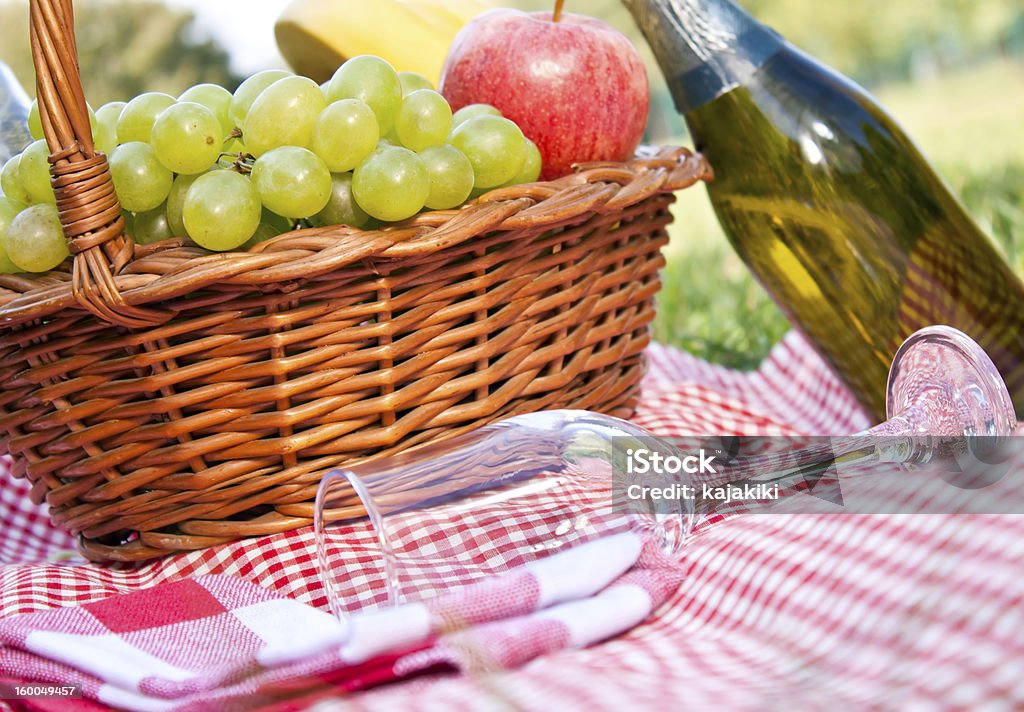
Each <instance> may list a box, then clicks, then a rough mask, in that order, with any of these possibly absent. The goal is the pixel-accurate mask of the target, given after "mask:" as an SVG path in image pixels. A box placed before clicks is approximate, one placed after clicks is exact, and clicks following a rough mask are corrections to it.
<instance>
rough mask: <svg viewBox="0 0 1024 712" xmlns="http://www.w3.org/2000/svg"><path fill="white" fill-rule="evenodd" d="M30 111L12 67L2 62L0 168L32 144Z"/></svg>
mask: <svg viewBox="0 0 1024 712" xmlns="http://www.w3.org/2000/svg"><path fill="white" fill-rule="evenodd" d="M28 109H29V100H28V96H26V95H25V90H24V89H22V88H21V85H20V84H18V80H17V79H16V78H15V76H14V72H12V71H11V69H10V67H8V66H7V65H6V64H4V63H3V62H0V168H2V167H3V164H4V163H6V162H7V159H9V158H10V157H11V156H14V155H16V154H18V153H21V151H22V149H24V148H25V146H27V145H28V144H29V143H31V142H32V136H31V135H29V132H28Z"/></svg>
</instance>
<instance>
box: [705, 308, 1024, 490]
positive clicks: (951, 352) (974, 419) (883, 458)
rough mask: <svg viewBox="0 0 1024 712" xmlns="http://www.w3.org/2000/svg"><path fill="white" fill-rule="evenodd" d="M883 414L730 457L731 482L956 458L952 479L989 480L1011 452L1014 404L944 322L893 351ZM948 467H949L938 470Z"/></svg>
mask: <svg viewBox="0 0 1024 712" xmlns="http://www.w3.org/2000/svg"><path fill="white" fill-rule="evenodd" d="M886 415H887V418H888V419H887V420H886V421H885V422H883V423H880V424H878V425H876V426H874V427H873V428H870V429H868V430H865V431H862V432H860V433H856V434H854V435H850V436H846V437H843V438H838V439H830V440H829V442H828V443H826V444H819V445H816V446H814V447H807V448H803V449H798V450H794V451H791V452H788V453H779V454H771V455H761V456H747V457H738V458H733V459H732V460H730V461H729V463H728V467H727V468H725V469H726V470H727V473H726V474H727V478H728V480H729V481H730V482H737V481H742V482H750V483H763V484H767V483H776V484H780V485H781V486H786V485H787V484H794V483H797V482H799V481H800V480H801V479H803V480H806V479H808V478H813V477H815V476H816V475H820V474H822V473H823V472H824V471H827V470H828V469H830V468H831V467H833V466H834V465H835V464H836V463H843V464H844V465H847V466H849V467H851V468H852V467H853V466H856V465H864V464H871V463H876V462H877V463H896V464H900V465H905V466H912V465H925V464H928V463H930V462H934V461H936V460H940V459H941V460H943V461H946V462H949V461H956V463H958V465H959V468H958V470H957V472H958V473H959V475H960V476H958V477H949V478H948V479H949V481H950V482H951V483H952V484H956V485H959V486H961V487H966V488H970V487H972V486H978V485H982V484H985V483H986V482H988V481H989V479H988V478H986V477H985V475H991V471H990V468H991V466H992V465H999V464H1000V462H999V461H1000V460H1005V459H1006V455H1007V454H1008V453H1007V452H1006V451H1005V449H1004V448H1003V447H1002V445H1003V444H1004V443H1005V442H1006V439H1007V438H1008V437H1009V436H1010V435H1012V434H1013V432H1014V430H1015V429H1016V427H1017V418H1016V414H1015V413H1014V409H1013V402H1012V400H1011V398H1010V394H1009V392H1008V390H1007V388H1006V384H1005V383H1004V381H1003V379H1002V377H1001V376H1000V375H999V371H998V370H997V369H996V367H995V365H994V364H993V363H992V360H991V359H990V358H989V356H988V354H986V353H985V351H984V350H983V349H982V348H981V347H980V346H979V345H978V344H977V343H976V342H975V341H973V340H972V339H971V338H970V337H969V336H967V335H966V334H964V333H963V332H961V331H958V330H957V329H954V328H952V327H948V326H941V325H939V326H930V327H925V328H923V329H920V330H919V331H916V332H915V333H913V334H912V335H911V336H910V337H908V338H907V340H906V341H904V342H903V344H902V345H901V346H900V347H899V349H898V350H897V351H896V355H895V356H894V357H893V361H892V365H891V367H890V369H889V379H888V384H887V387H886ZM939 471H940V472H946V473H949V472H951V471H947V470H941V469H940V470H939Z"/></svg>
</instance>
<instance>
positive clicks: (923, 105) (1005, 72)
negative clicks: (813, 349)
mask: <svg viewBox="0 0 1024 712" xmlns="http://www.w3.org/2000/svg"><path fill="white" fill-rule="evenodd" d="M875 95H876V96H877V97H878V99H879V100H880V101H881V102H882V104H883V106H885V107H886V108H888V109H889V111H890V112H891V113H892V114H893V115H894V116H895V117H896V118H897V120H898V121H899V122H900V123H901V124H902V125H903V127H904V128H905V129H906V130H907V132H908V133H909V134H910V135H911V136H912V137H914V139H915V141H916V142H917V143H918V145H919V146H920V147H921V148H922V149H923V150H924V152H925V154H926V155H927V156H928V157H929V159H930V160H932V162H933V163H934V164H935V166H936V167H937V169H938V171H939V173H940V174H941V175H942V176H943V177H944V178H945V179H946V180H947V182H948V183H949V184H950V186H951V187H952V188H953V190H954V191H955V192H957V193H958V194H959V195H960V196H961V198H962V199H963V201H964V204H965V205H966V206H967V209H968V211H969V212H970V213H971V215H972V216H973V217H974V219H975V220H976V221H977V222H978V223H979V224H980V225H981V226H982V228H983V229H985V230H986V231H987V232H988V233H989V234H991V235H992V236H993V237H994V238H995V239H996V242H997V243H998V244H999V245H1000V247H1001V248H1002V250H1003V252H1004V254H1006V255H1007V258H1008V259H1009V260H1010V262H1011V264H1013V265H1014V267H1016V268H1017V270H1018V272H1020V273H1022V274H1024V140H1022V139H1021V136H1020V134H1021V128H1020V127H1022V126H1024V65H1022V64H1021V63H1019V62H1018V63H1013V62H1011V61H1008V60H1007V61H997V62H992V63H990V64H987V65H984V66H982V67H978V68H974V69H972V70H970V71H965V72H962V73H958V74H954V75H946V76H941V77H937V78H935V79H933V80H930V81H927V82H920V83H916V84H913V85H897V86H888V87H882V88H880V89H877V90H875ZM674 212H675V215H676V220H675V223H674V224H673V226H672V228H671V230H670V233H671V235H672V241H671V243H670V245H669V248H668V253H667V256H668V266H667V267H666V269H665V271H664V273H663V281H664V287H663V289H662V292H661V295H660V298H659V305H658V318H657V320H656V321H655V325H654V334H655V338H657V339H658V340H660V341H663V342H665V343H670V344H674V345H677V346H681V347H683V348H685V349H687V350H688V351H690V352H692V353H694V354H697V355H698V356H701V357H703V358H706V359H708V360H710V361H713V362H715V363H721V364H725V365H728V366H731V367H734V368H743V369H746V368H753V367H755V366H756V365H757V364H758V363H759V362H760V361H761V359H762V358H763V357H764V355H765V354H766V353H767V352H768V350H769V349H770V348H771V346H772V345H773V344H774V343H776V342H777V341H778V339H779V338H780V337H781V336H782V335H783V334H784V333H785V332H786V331H787V330H788V329H789V325H788V323H787V322H786V320H785V318H784V317H783V316H782V314H781V313H780V312H779V310H778V309H777V308H776V307H775V305H774V303H773V302H772V301H771V299H770V298H769V297H768V296H767V295H766V294H765V293H764V291H763V290H762V289H761V288H760V286H758V284H757V283H756V282H755V281H754V280H753V278H752V277H751V276H750V274H749V272H748V271H747V269H746V268H745V267H744V266H743V263H742V262H741V261H740V260H739V258H737V257H736V255H735V253H734V252H733V251H732V248H731V247H730V245H729V243H728V241H727V240H726V238H725V236H724V235H723V234H722V232H721V229H720V228H719V227H718V223H717V221H716V219H715V216H714V213H713V211H712V209H711V207H710V205H709V204H708V201H707V194H706V191H705V190H704V189H703V188H702V187H695V188H690V189H688V190H685V191H683V192H681V193H680V194H679V202H678V203H677V205H676V208H675V211H674Z"/></svg>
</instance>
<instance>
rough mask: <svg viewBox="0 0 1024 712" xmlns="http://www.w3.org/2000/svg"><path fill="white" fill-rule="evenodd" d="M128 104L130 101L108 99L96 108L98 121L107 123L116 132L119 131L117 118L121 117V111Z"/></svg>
mask: <svg viewBox="0 0 1024 712" xmlns="http://www.w3.org/2000/svg"><path fill="white" fill-rule="evenodd" d="M126 106H128V103H127V102H125V101H108V102H107V103H106V104H104V105H103V106H101V107H100V108H98V109H96V123H98V124H106V125H108V126H110V127H111V128H112V129H114V133H117V120H118V119H119V118H121V112H122V111H124V107H126Z"/></svg>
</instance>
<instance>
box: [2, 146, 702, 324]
mask: <svg viewBox="0 0 1024 712" xmlns="http://www.w3.org/2000/svg"><path fill="white" fill-rule="evenodd" d="M712 177H713V174H712V171H711V167H710V166H709V165H708V163H707V161H706V160H705V158H704V157H703V156H702V155H701V154H699V153H695V152H693V151H691V150H690V149H687V148H682V147H660V148H658V147H641V149H640V150H639V151H638V153H637V156H636V157H635V158H634V159H632V160H631V161H628V162H625V163H619V162H610V161H609V162H595V163H585V164H580V165H578V166H576V172H574V173H572V174H569V175H567V176H563V177H562V178H558V179H556V180H553V181H547V182H536V183H525V184H521V185H515V186H511V187H508V188H500V189H497V190H493V191H490V192H488V193H486V194H484V195H482V196H480V197H479V198H477V199H476V200H475V201H473V202H471V203H468V204H467V205H465V206H462V207H461V208H458V209H454V210H437V211H428V212H424V213H421V214H419V215H417V216H415V217H413V218H410V219H409V220H406V221H403V222H401V223H396V224H394V225H389V226H385V227H383V228H380V229H376V230H360V229H358V228H353V227H349V226H346V225H333V226H327V227H321V228H306V229H302V230H294V231H291V232H288V233H285V234H284V235H280V236H278V237H275V238H272V239H270V240H268V241H266V242H263V243H260V244H258V245H256V246H254V247H253V248H252V249H250V250H248V251H233V252H220V253H218V252H210V251H207V250H205V249H203V248H201V247H198V246H196V245H194V244H193V243H191V242H190V241H187V240H185V239H183V238H172V239H169V240H163V241H161V242H157V243H153V244H151V245H138V244H134V243H133V245H134V252H133V257H132V259H130V260H128V261H127V262H126V264H125V265H124V266H123V268H122V269H121V270H120V271H119V272H118V273H117V274H115V275H114V276H113V279H114V283H115V285H116V287H117V289H118V291H119V292H120V293H121V295H122V297H123V299H124V302H125V303H126V304H128V305H131V306H142V305H147V304H155V303H159V302H164V301H166V300H169V299H175V298H179V297H182V296H185V295H187V294H189V293H192V292H195V291H198V290H201V289H203V288H205V287H208V286H211V285H213V284H219V285H233V286H251V287H253V288H255V289H260V290H275V289H276V290H281V291H290V290H291V289H294V288H295V286H297V285H298V284H299V283H301V282H303V281H306V280H307V279H310V278H314V277H318V276H321V275H323V274H326V273H328V272H331V271H334V270H338V269H341V268H344V267H346V266H350V265H354V264H357V263H363V264H365V265H366V266H367V267H368V268H369V269H371V270H374V269H375V265H374V261H376V260H384V261H387V260H392V259H398V258H406V257H415V256H422V255H429V254H432V253H435V252H438V251H440V250H443V249H445V248H448V247H451V246H453V245H458V244H460V243H463V242H465V241H467V240H469V239H472V238H473V237H474V236H477V235H480V234H484V233H488V232H492V231H497V230H505V231H510V230H524V229H550V228H555V227H558V226H559V225H565V224H570V223H572V222H575V221H579V220H582V219H585V218H586V217H587V216H589V215H592V214H595V213H603V214H607V213H611V212H614V211H617V210H622V209H625V208H628V207H630V206H632V205H635V204H637V203H639V202H641V201H643V200H646V199H648V198H650V197H652V196H654V195H657V194H663V193H671V192H675V191H677V190H681V189H684V188H687V187H689V186H692V185H693V184H695V183H697V182H698V181H710V180H711V179H712ZM72 265H73V263H72V262H71V261H70V260H69V261H66V262H65V263H64V264H63V265H61V267H60V268H58V269H56V270H52V271H50V272H46V273H41V274H38V275H26V274H17V275H0V329H9V328H12V327H16V326H18V325H20V324H23V323H25V322H29V321H32V320H36V319H41V318H45V317H49V316H52V315H54V314H56V313H58V312H64V311H65V310H78V311H81V312H82V313H83V314H87V313H88V310H87V309H85V308H84V307H83V306H82V305H81V303H80V301H79V300H78V299H77V298H76V295H75V294H74V288H75V277H76V275H75V271H74V269H73V266H72ZM173 316H174V314H173V312H167V313H166V319H168V320H169V319H170V318H172V317H173Z"/></svg>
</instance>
